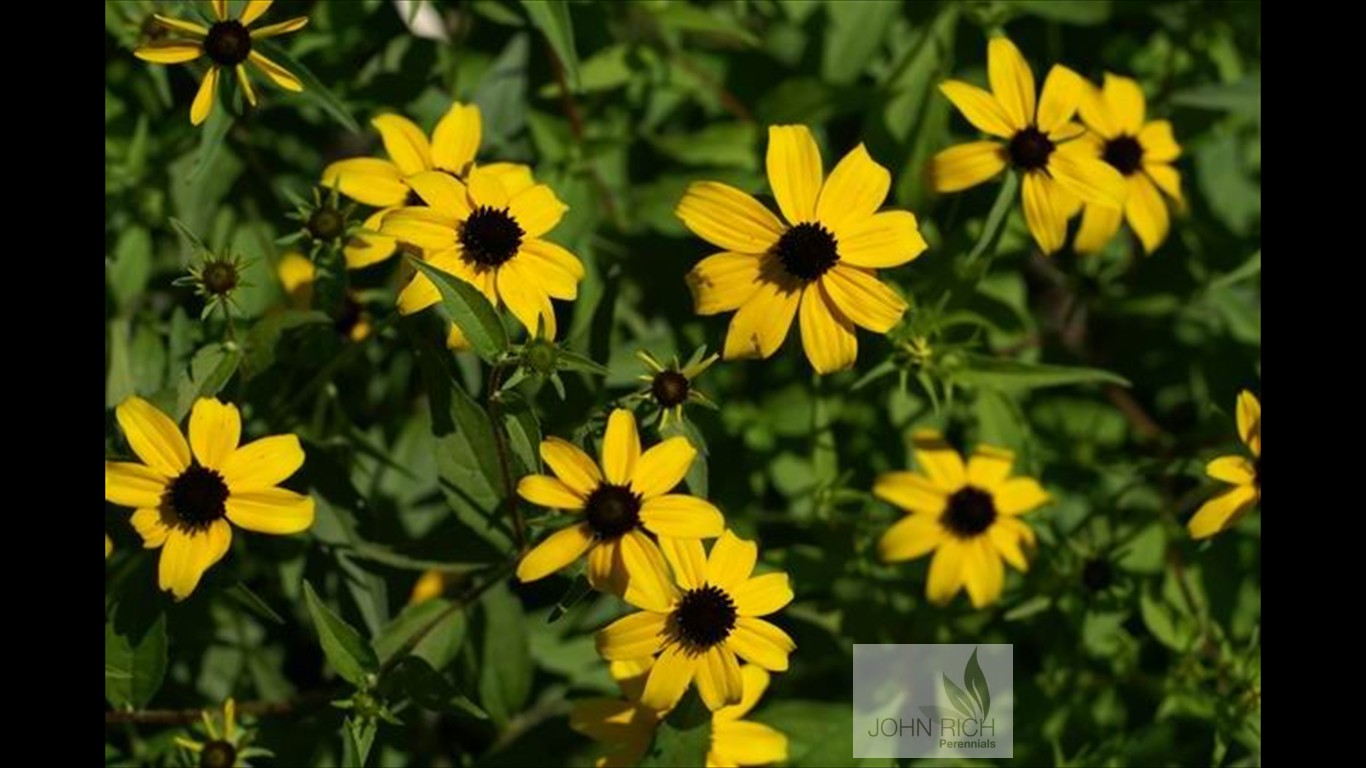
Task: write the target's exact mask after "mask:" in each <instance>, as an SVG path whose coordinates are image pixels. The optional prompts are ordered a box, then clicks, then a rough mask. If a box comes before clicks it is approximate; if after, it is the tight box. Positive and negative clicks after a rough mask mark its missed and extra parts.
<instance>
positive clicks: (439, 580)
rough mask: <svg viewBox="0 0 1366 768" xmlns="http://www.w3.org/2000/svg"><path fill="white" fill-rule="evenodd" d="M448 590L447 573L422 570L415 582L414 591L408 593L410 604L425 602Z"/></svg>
mask: <svg viewBox="0 0 1366 768" xmlns="http://www.w3.org/2000/svg"><path fill="white" fill-rule="evenodd" d="M445 591H446V574H445V573H444V572H442V571H438V570H435V569H429V570H426V571H423V572H422V575H421V576H419V577H418V578H417V582H416V583H415V584H413V591H412V592H411V593H409V595H408V605H417V604H418V603H425V602H427V601H428V600H432V599H434V598H438V597H441V595H442V594H444V593H445Z"/></svg>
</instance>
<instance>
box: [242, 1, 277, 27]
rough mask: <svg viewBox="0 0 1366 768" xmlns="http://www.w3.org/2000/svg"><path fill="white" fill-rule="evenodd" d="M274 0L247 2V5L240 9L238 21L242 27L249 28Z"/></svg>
mask: <svg viewBox="0 0 1366 768" xmlns="http://www.w3.org/2000/svg"><path fill="white" fill-rule="evenodd" d="M274 2H275V0H247V5H246V7H245V8H243V9H242V16H241V18H239V19H238V21H239V22H241V24H242V26H244V27H249V26H251V23H252V22H253V21H256V20H257V19H259V18H261V14H263V13H265V12H266V11H267V10H268V9H269V8H270V6H271V4H272V3H274Z"/></svg>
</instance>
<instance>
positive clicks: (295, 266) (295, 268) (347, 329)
mask: <svg viewBox="0 0 1366 768" xmlns="http://www.w3.org/2000/svg"><path fill="white" fill-rule="evenodd" d="M275 274H276V276H277V277H279V278H280V285H281V286H282V287H284V289H285V297H286V298H287V299H288V300H289V306H290V308H291V309H298V310H307V309H312V308H313V283H314V282H315V281H316V280H317V277H318V267H317V265H315V264H314V263H313V262H312V261H310V260H309V259H308V257H307V256H304V255H303V254H302V253H299V252H298V251H289V252H287V253H285V255H284V256H281V257H280V263H279V264H277V265H275ZM332 327H333V328H334V329H335V330H336V331H337V333H338V334H339V335H340V336H341V337H342V338H344V339H347V340H349V341H363V340H364V339H365V338H366V337H367V336H369V335H370V331H371V330H372V327H371V325H370V315H369V313H368V312H366V311H365V305H364V304H362V303H361V301H360V299H358V298H357V297H356V295H355V294H354V293H353V292H351V291H347V292H346V293H344V294H343V295H342V300H341V306H340V307H338V308H337V311H336V314H335V316H334V317H333V318H332Z"/></svg>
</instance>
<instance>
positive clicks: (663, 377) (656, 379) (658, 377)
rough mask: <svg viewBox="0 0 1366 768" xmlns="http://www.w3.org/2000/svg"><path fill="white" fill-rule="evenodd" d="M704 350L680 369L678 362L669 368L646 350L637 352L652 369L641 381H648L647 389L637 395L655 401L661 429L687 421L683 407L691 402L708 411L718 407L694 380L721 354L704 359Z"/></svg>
mask: <svg viewBox="0 0 1366 768" xmlns="http://www.w3.org/2000/svg"><path fill="white" fill-rule="evenodd" d="M703 351H704V350H698V352H697V353H696V355H695V357H694V362H691V363H689V364H688V365H684V366H680V365H679V364H678V359H677V358H675V359H674V361H673V362H672V363H671V364H670V365H668V366H667V367H666V366H664V365H662V364H660V362H659V361H658V360H656V359H655V358H654V355H651V354H650V353H649V352H646V351H645V350H640V351H639V352H636V357H637V358H639V359H640V361H641V362H642V363H645V366H646V367H647V368H649V369H650V373H649V374H648V375H644V376H639V377H637V379H638V380H639V381H642V382H645V384H646V387H645V389H643V390H641V391H640V392H638V393H637V394H636V395H635V396H636V397H642V398H645V399H648V400H653V401H654V403H655V405H657V406H659V413H660V417H659V428H660V429H664V428H665V427H667V426H669V421H670V420H671V419H672V420H673V421H677V422H682V421H683V406H684V405H685V404H687V403H697V404H698V405H704V406H706V407H708V408H713V409H714V408H716V404H715V403H713V402H712V401H711V399H710V398H708V397H707V396H706V395H704V394H702V393H701V392H699V391H698V390H697V388H696V387H694V386H693V382H694V380H696V379H697V377H698V376H701V375H702V374H703V373H706V371H707V369H708V368H710V367H711V366H712V363H715V362H716V360H717V357H718V356H717V355H714V354H713V355H708V356H706V357H702V356H701V355H702V352H703Z"/></svg>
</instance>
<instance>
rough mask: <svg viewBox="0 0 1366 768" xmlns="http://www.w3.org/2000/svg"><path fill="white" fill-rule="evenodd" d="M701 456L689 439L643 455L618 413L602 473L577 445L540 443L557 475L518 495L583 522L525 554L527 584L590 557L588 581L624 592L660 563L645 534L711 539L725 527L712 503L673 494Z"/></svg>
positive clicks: (631, 425)
mask: <svg viewBox="0 0 1366 768" xmlns="http://www.w3.org/2000/svg"><path fill="white" fill-rule="evenodd" d="M696 456H697V449H695V448H693V447H692V444H691V443H689V442H688V440H687V438H684V437H671V438H669V439H668V440H665V441H663V442H662V443H660V444H658V445H656V446H654V447H652V448H650V449H649V450H647V451H644V452H642V451H641V449H640V434H639V433H638V432H637V431H636V419H635V416H633V415H631V412H630V411H627V410H623V409H620V408H619V409H617V410H615V411H612V414H611V416H609V417H608V418H607V433H606V434H605V435H603V438H602V469H601V470H599V469H598V465H597V464H595V463H594V462H593V460H592V459H591V458H589V457H588V454H586V453H584V452H583V451H581V450H579V449H578V447H577V446H575V445H574V444H573V443H570V442H568V441H566V440H561V439H560V438H558V437H550V438H547V439H546V440H544V441H542V442H541V459H542V460H544V461H545V463H546V466H548V467H550V471H552V472H554V473H555V477H549V476H547V475H528V476H526V477H523V478H522V480H521V482H519V483H518V484H517V495H519V496H521V497H522V498H524V499H526V500H527V501H529V502H531V503H532V504H540V505H541V506H544V507H553V508H556V509H562V510H565V511H568V512H573V513H574V514H576V515H581V516H582V521H581V522H577V523H574V524H573V525H570V526H569V527H568V528H562V529H560V530H558V531H556V532H555V533H553V534H551V535H550V536H549V537H548V538H546V540H545V541H543V542H541V543H540V544H539V545H537V546H536V547H535V548H534V549H532V550H531V551H530V552H528V553H527V554H526V555H525V556H524V557H523V558H522V562H521V563H519V564H518V565H517V578H518V579H520V580H522V581H536V580H537V579H543V578H545V577H546V576H549V575H550V574H552V573H554V572H555V571H558V570H560V569H561V568H564V567H565V566H567V565H569V564H570V563H572V562H574V561H575V560H578V559H579V556H580V555H582V554H584V553H585V552H587V553H588V580H589V582H590V583H592V585H593V587H594V588H596V589H606V590H609V591H612V592H615V593H617V594H620V593H622V592H623V591H624V590H625V589H626V588H627V584H628V583H630V582H632V581H634V580H635V579H636V578H637V574H638V573H641V572H644V573H646V575H647V576H649V575H651V574H652V573H653V571H652V568H653V565H654V564H656V563H662V562H663V561H662V560H661V559H660V554H659V549H658V547H656V545H655V543H654V541H652V540H651V539H650V537H649V536H648V535H647V532H648V533H653V534H654V535H656V536H660V537H665V536H677V537H685V538H713V537H716V536H720V535H721V532H722V531H723V530H725V527H726V521H725V518H724V517H722V515H721V510H719V509H717V508H716V507H715V506H714V505H712V503H711V502H709V501H705V500H703V499H699V498H697V497H696V496H688V495H685V494H679V493H669V491H670V490H672V489H673V487H674V486H676V485H678V484H679V483H680V482H682V481H683V477H684V475H686V474H687V473H688V468H689V467H691V466H692V462H693V459H694V458H695V457H696Z"/></svg>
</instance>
